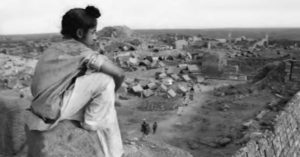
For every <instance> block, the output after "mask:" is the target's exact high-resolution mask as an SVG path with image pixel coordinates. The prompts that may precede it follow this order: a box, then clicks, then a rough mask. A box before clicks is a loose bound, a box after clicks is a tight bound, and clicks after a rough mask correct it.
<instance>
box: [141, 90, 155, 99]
mask: <svg viewBox="0 0 300 157" xmlns="http://www.w3.org/2000/svg"><path fill="white" fill-rule="evenodd" d="M153 94H154V92H153V91H152V90H151V89H147V90H144V91H143V95H144V96H145V97H146V98H147V97H149V96H152V95H153Z"/></svg>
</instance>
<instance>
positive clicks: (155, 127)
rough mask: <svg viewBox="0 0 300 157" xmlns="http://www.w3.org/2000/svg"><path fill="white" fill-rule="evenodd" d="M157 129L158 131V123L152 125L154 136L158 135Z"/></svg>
mask: <svg viewBox="0 0 300 157" xmlns="http://www.w3.org/2000/svg"><path fill="white" fill-rule="evenodd" d="M156 129H157V122H154V123H153V125H152V131H153V134H155V133H156Z"/></svg>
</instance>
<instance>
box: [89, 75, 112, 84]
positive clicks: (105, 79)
mask: <svg viewBox="0 0 300 157" xmlns="http://www.w3.org/2000/svg"><path fill="white" fill-rule="evenodd" d="M91 75H93V80H94V82H98V83H100V84H101V85H108V84H113V85H114V84H115V82H114V79H113V78H112V77H111V76H109V75H107V74H104V73H93V74H91Z"/></svg>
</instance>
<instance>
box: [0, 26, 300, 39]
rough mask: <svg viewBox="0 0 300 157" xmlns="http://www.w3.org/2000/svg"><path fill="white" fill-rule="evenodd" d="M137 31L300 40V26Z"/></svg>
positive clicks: (31, 36) (45, 36) (47, 35)
mask: <svg viewBox="0 0 300 157" xmlns="http://www.w3.org/2000/svg"><path fill="white" fill-rule="evenodd" d="M133 31H134V32H135V33H139V34H146V35H158V34H166V33H177V34H184V35H199V34H201V35H203V36H205V37H209V38H227V37H228V34H229V33H231V35H232V38H235V37H241V36H246V37H248V38H263V37H265V35H266V34H268V35H269V38H270V39H271V40H272V39H289V40H299V41H300V28H222V29H221V28H220V29H135V30H133ZM60 37H61V35H60V34H59V33H45V34H28V35H0V41H3V40H5V39H9V40H12V41H14V40H39V39H49V38H60Z"/></svg>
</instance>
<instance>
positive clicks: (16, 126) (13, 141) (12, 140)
mask: <svg viewBox="0 0 300 157" xmlns="http://www.w3.org/2000/svg"><path fill="white" fill-rule="evenodd" d="M29 104H30V101H28V100H27V99H25V98H23V99H22V98H20V95H19V93H18V92H14V91H12V90H5V91H0V128H1V129H0V156H1V155H5V156H12V155H18V154H20V153H21V152H22V151H23V150H24V148H25V145H26V136H25V130H24V118H23V111H24V110H25V109H26V108H28V107H29Z"/></svg>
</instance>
